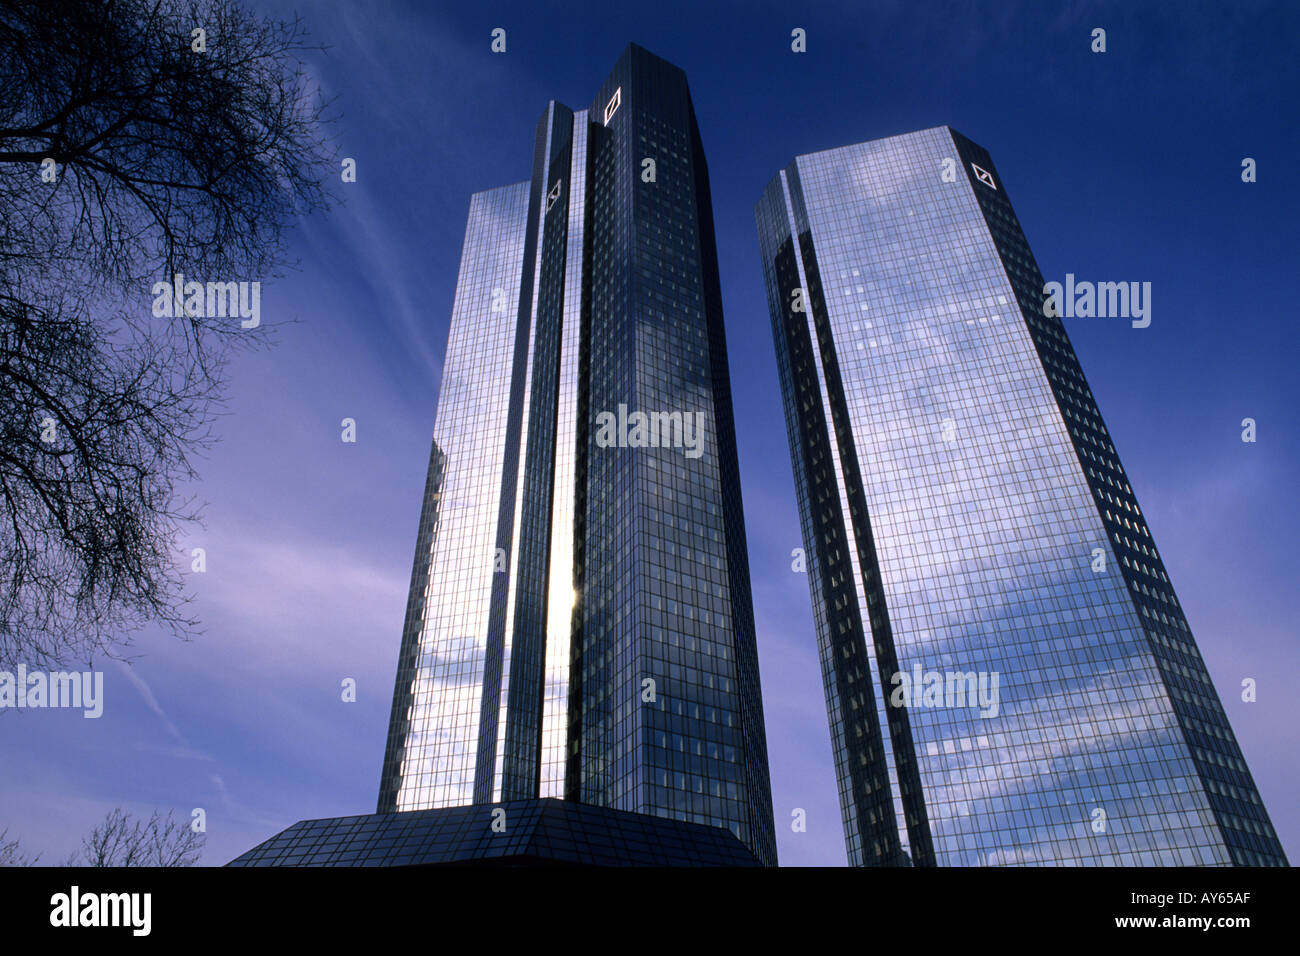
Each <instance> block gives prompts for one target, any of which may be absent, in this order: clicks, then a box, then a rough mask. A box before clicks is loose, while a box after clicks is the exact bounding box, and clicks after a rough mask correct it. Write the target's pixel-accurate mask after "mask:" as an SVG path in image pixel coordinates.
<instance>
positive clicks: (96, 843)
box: [67, 807, 207, 866]
mask: <svg viewBox="0 0 1300 956" xmlns="http://www.w3.org/2000/svg"><path fill="white" fill-rule="evenodd" d="M206 842H207V837H206V836H205V835H204V834H202V833H195V832H194V830H193V829H192V828H191V827H190V826H189V825H188V824H186V823H184V822H182V821H177V820H176V819H175V818H174V816H173V815H172V812H171V811H170V810H168V811H167V816H163V815H162V814H161V813H159V812H158V811H157V810H155V811H154V812H153V813H152V814H151V815H150V817H149V819H148V820H141V819H137V818H135V817H133V816H132V815H131V814H130V813H128V812H127V811H126V810H123V809H121V808H120V807H119V808H118V809H116V810H113V811H112V812H111V813H109V814H108V816H106V817H105V818H104V822H103V823H101V824H100V825H99V826H97V827H95V829H94V830H92V831H91V832H90V836H88V837H86V838H84V839H83V840H82V841H81V849H80V850H78V851H77V852H76V853H74V854H72V856H70V857H69V858H68V862H67V865H68V866H193V865H194V864H195V863H197V862H198V860H199V856H200V854H201V853H202V852H203V845H204V844H205V843H206Z"/></svg>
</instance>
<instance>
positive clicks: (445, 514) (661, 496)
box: [379, 45, 776, 864]
mask: <svg viewBox="0 0 1300 956" xmlns="http://www.w3.org/2000/svg"><path fill="white" fill-rule="evenodd" d="M638 416H639V422H638V421H637V417H638ZM610 421H617V422H619V426H618V427H617V428H612V429H611V428H610V427H609V422H610ZM539 797H541V798H545V797H562V798H564V799H566V800H569V801H576V802H580V803H584V804H591V805H598V806H602V807H607V808H611V809H617V810H624V811H630V812H635V813H643V814H649V815H653V816H658V817H663V818H666V819H670V820H678V821H688V822H693V823H700V824H706V825H710V826H714V827H725V828H728V829H730V830H731V831H732V832H733V833H734V834H735V835H736V836H737V837H738V838H739V839H740V840H741V841H742V842H743V843H744V844H745V845H747V846H748V847H749V848H750V849H751V851H752V852H753V854H754V855H755V856H756V857H757V858H758V859H759V860H760V861H761V862H763V863H767V864H774V863H775V862H776V846H775V837H774V832H773V822H772V807H771V794H770V785H769V782H768V769H767V750H766V740H765V734H764V729H763V712H762V700H761V695H760V691H759V684H758V661H757V651H756V647H755V638H754V623H753V608H752V603H751V596H750V590H749V566H748V560H747V555H746V545H745V532H744V516H743V508H742V504H741V495H740V481H739V472H738V468H737V463H736V447H735V435H734V426H733V421H732V409H731V386H730V380H729V373H728V367H727V357H726V340H725V335H724V331H723V320H722V308H721V295H720V291H719V282H718V266H717V251H716V247H715V242H714V236H713V213H712V201H711V198H710V194H709V184H708V171H707V167H706V165H705V162H704V154H703V148H702V145H701V141H700V135H699V130H698V127H697V125H696V120H695V114H694V109H693V107H692V105H691V99H690V93H689V90H688V87H687V83H686V77H685V75H684V74H683V73H682V72H681V70H679V69H678V68H677V67H675V66H673V65H672V64H669V63H667V62H665V61H664V60H661V59H659V58H658V57H655V56H654V55H652V54H650V53H648V52H647V51H645V50H643V49H641V48H640V47H637V46H635V45H631V46H629V47H628V48H627V50H626V51H625V52H624V53H623V55H622V56H621V57H620V59H619V61H618V63H617V64H616V65H615V68H614V70H613V72H612V73H611V74H610V75H609V77H608V78H607V79H606V80H605V83H604V84H603V85H602V86H601V87H600V89H599V91H598V92H597V94H596V98H595V100H594V101H593V102H592V104H591V105H590V108H589V109H582V110H578V111H573V110H570V109H569V108H567V107H565V106H563V105H561V104H559V103H556V102H552V103H550V104H549V105H548V106H547V108H546V111H545V112H544V114H543V116H542V118H541V120H540V121H539V123H538V126H537V131H536V136H535V139H534V150H533V168H532V177H531V179H530V180H529V181H528V182H526V183H520V184H518V185H515V186H508V187H504V188H502V189H496V190H490V191H488V192H484V193H478V194H475V196H474V197H473V199H472V201H471V204H470V216H469V222H468V225H467V228H466V236H465V244H464V249H463V252H462V260H461V269H460V276H459V280H458V284H457V291H456V300H455V304H454V306H453V312H452V328H451V334H450V340H449V342H448V348H447V359H446V363H445V366H444V370H443V383H442V389H441V392H440V395H439V399H438V416H437V425H436V427H435V431H434V456H433V460H432V461H431V463H430V469H429V478H428V483H427V486H426V492H425V502H424V508H423V511H422V514H421V520H420V528H419V534H418V539H417V547H416V559H415V566H414V571H413V574H412V581H411V592H410V597H409V600H408V610H407V617H406V625H405V630H404V634H403V639H402V648H401V652H400V657H399V663H398V673H397V682H396V689H395V693H394V701H393V711H392V715H391V719H390V728H389V734H388V746H387V750H386V754H385V760H384V770H383V778H382V781H381V785H380V796H379V811H380V812H381V813H383V812H388V811H392V810H417V809H426V808H436V807H450V806H458V805H463V804H469V803H474V804H484V803H498V802H501V801H517V800H528V799H534V798H539Z"/></svg>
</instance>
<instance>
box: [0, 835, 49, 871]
mask: <svg viewBox="0 0 1300 956" xmlns="http://www.w3.org/2000/svg"><path fill="white" fill-rule="evenodd" d="M8 836H9V831H8V830H7V829H5V830H0V866H35V865H36V861H37V860H39V859H40V858H41V855H40V854H39V853H38V854H36V856H28V855H27V854H26V853H24V852H23V851H22V845H21V844H20V843H19V842H18V840H16V839H14V840H8V839H7V837H8Z"/></svg>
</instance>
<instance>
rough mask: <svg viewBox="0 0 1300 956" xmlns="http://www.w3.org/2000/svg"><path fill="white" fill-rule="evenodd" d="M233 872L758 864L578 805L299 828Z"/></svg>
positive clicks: (701, 838)
mask: <svg viewBox="0 0 1300 956" xmlns="http://www.w3.org/2000/svg"><path fill="white" fill-rule="evenodd" d="M226 865H227V866H236V867H245V866H255V867H266V866H508V867H528V866H544V867H556V866H727V867H731V866H757V865H758V860H757V859H756V858H755V857H754V854H753V853H751V852H750V851H749V850H748V849H746V848H745V845H744V844H743V843H741V842H740V841H739V840H738V839H736V837H735V835H734V834H732V833H731V831H729V830H725V829H723V828H721V827H710V826H703V825H702V824H698V823H686V822H682V821H677V820H665V819H663V818H662V817H656V816H651V815H649V814H644V813H628V812H626V811H623V810H611V809H609V808H607V807H594V806H591V805H589V804H581V803H575V802H573V801H571V800H557V799H554V798H550V799H546V798H543V799H538V800H513V801H507V802H504V803H500V804H498V805H496V806H493V807H490V808H489V807H486V806H482V805H465V806H456V807H441V808H438V809H430V810H414V811H410V812H407V813H372V814H369V815H367V816H355V817H333V818H329V819H324V820H300V821H298V822H297V823H295V824H294V825H293V826H291V827H288V828H287V829H285V830H282V831H281V832H279V833H277V834H276V835H275V836H273V837H271V838H270V839H269V840H266V841H264V842H262V843H259V844H258V845H257V846H255V847H253V848H252V849H251V850H249V851H248V852H246V853H242V854H240V855H239V856H238V857H236V858H235V859H234V860H231V861H230V862H229V863H227V864H226Z"/></svg>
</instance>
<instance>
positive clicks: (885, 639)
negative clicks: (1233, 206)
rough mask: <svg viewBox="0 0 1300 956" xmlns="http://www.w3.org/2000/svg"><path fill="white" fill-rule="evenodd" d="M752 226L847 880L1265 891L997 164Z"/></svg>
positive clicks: (869, 180)
mask: <svg viewBox="0 0 1300 956" xmlns="http://www.w3.org/2000/svg"><path fill="white" fill-rule="evenodd" d="M756 219H757V225H758V233H759V240H760V246H761V252H762V257H763V267H764V271H765V276H766V284H767V296H768V303H769V307H770V311H771V317H772V328H773V334H774V337H775V341H776V352H777V360H778V366H779V369H780V379H781V388H782V392H783V396H784V405H785V417H786V428H787V432H788V436H789V441H790V451H791V459H792V461H793V465H794V474H795V484H796V488H797V494H798V503H799V511H800V519H801V523H802V528H803V538H804V545H805V548H806V558H807V571H808V580H809V586H810V588H811V591H812V599H813V608H814V612H815V627H816V633H817V642H818V647H819V651H820V656H821V661H822V673H823V678H824V684H825V691H826V700H827V710H828V714H829V720H830V729H831V735H832V745H833V750H834V754H835V760H836V769H837V775H838V780H839V791H840V805H841V809H842V813H843V825H844V833H845V838H846V842H847V845H848V853H849V859H850V861H851V862H852V863H854V864H857V865H891V864H901V865H907V864H909V863H911V864H915V865H936V864H937V865H999V864H1038V865H1092V864H1105V865H1264V864H1280V865H1285V863H1286V860H1285V857H1284V855H1283V851H1282V848H1281V845H1280V843H1279V842H1278V840H1277V837H1276V835H1275V833H1274V831H1273V828H1272V826H1271V825H1270V823H1269V819H1268V816H1267V814H1266V813H1265V810H1264V806H1263V804H1262V802H1261V800H1260V797H1259V794H1258V792H1257V790H1256V788H1255V785H1254V782H1253V780H1252V779H1251V775H1250V771H1249V770H1248V768H1247V767H1246V764H1245V762H1244V760H1243V758H1242V754H1241V750H1240V749H1239V747H1238V746H1237V742H1236V739H1235V738H1234V737H1233V734H1232V730H1231V728H1230V727H1229V725H1228V721H1227V718H1226V716H1225V714H1224V711H1223V707H1222V706H1221V704H1220V702H1219V698H1218V696H1217V695H1216V693H1215V690H1214V687H1213V686H1212V685H1211V683H1210V678H1209V675H1208V673H1207V672H1206V668H1205V665H1204V663H1203V662H1202V659H1201V656H1200V654H1199V652H1198V650H1197V647H1196V643H1195V641H1194V639H1193V637H1192V634H1191V631H1190V630H1189V629H1188V626H1187V621H1186V619H1185V618H1184V616H1183V612H1182V609H1181V607H1180V606H1179V603H1178V599H1177V597H1176V596H1175V595H1174V591H1173V588H1172V586H1171V585H1170V582H1169V578H1168V576H1167V575H1166V573H1165V568H1164V565H1163V563H1162V561H1161V559H1160V555H1159V554H1158V552H1157V551H1156V546H1155V542H1154V541H1153V540H1152V537H1151V533H1150V531H1149V530H1148V528H1147V526H1146V522H1145V521H1144V519H1143V516H1142V512H1141V510H1140V509H1139V507H1138V503H1137V500H1136V498H1135V497H1134V494H1133V489H1132V488H1131V487H1130V484H1129V481H1128V477H1127V475H1126V474H1125V472H1124V469H1123V466H1122V465H1121V464H1120V461H1119V458H1118V457H1117V455H1116V452H1115V448H1114V446H1113V445H1112V444H1111V441H1110V436H1109V434H1108V432H1107V430H1106V426H1105V424H1104V423H1103V422H1102V419H1101V416H1100V414H1099V412H1098V410H1097V406H1096V404H1095V402H1094V400H1093V396H1092V393H1091V392H1090V390H1089V388H1088V384H1087V382H1086V380H1085V379H1084V376H1083V373H1082V370H1081V369H1080V367H1079V361H1078V359H1077V357H1076V356H1075V353H1074V350H1073V348H1072V347H1071V345H1070V341H1069V338H1068V336H1067V335H1066V332H1065V328H1064V326H1063V324H1062V322H1061V320H1060V319H1059V318H1056V317H1053V316H1051V315H1046V314H1044V313H1045V309H1044V298H1045V296H1044V293H1043V290H1044V281H1043V276H1042V275H1041V273H1040V272H1039V270H1038V267H1037V265H1036V264H1035V262H1034V258H1033V255H1032V253H1031V252H1030V250H1029V246H1028V244H1027V242H1026V240H1025V237H1024V234H1023V233H1022V231H1021V229H1020V225H1019V222H1018V221H1017V219H1016V215H1015V212H1014V211H1013V210H1012V207H1011V203H1010V200H1009V198H1008V196H1007V190H1006V185H1005V184H1004V183H1003V181H1002V179H1001V177H1000V176H999V175H998V171H997V167H996V166H995V165H994V163H993V160H992V158H991V157H990V156H989V154H988V153H987V152H986V151H984V150H983V149H981V148H980V147H979V146H976V145H975V144H974V143H972V142H971V141H970V140H968V139H966V138H965V137H963V136H961V135H960V134H958V133H956V132H955V131H953V130H951V129H949V128H947V127H939V128H935V129H927V130H922V131H919V132H915V133H910V134H907V135H903V136H895V137H890V138H887V139H882V140H876V141H873V142H868V143H860V144H857V145H854V146H846V147H844V148H841V149H831V150H827V151H824V152H819V153H813V154H809V155H804V156H799V157H797V158H796V159H795V160H794V162H792V163H791V164H790V165H789V166H788V167H786V168H785V169H784V170H782V171H781V172H780V173H779V174H778V175H777V177H776V178H775V179H773V180H772V182H771V183H770V185H769V186H768V187H767V189H766V191H765V192H764V194H763V196H762V199H761V201H760V202H759V204H758V206H757V209H756ZM1094 321H1112V320H1100V319H1097V320H1094Z"/></svg>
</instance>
